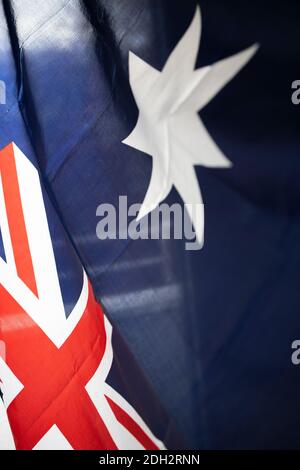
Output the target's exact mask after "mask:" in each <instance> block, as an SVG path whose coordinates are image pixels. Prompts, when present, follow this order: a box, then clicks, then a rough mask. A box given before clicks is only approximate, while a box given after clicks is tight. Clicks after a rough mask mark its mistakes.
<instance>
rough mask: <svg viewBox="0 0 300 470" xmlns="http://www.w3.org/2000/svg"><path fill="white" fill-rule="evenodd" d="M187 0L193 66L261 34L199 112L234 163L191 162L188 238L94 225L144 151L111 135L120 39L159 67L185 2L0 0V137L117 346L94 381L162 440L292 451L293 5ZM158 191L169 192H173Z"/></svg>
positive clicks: (121, 73) (121, 82) (124, 106)
mask: <svg viewBox="0 0 300 470" xmlns="http://www.w3.org/2000/svg"><path fill="white" fill-rule="evenodd" d="M199 4H200V6H201V12H202V30H203V31H202V40H201V47H200V52H199V57H198V61H197V66H203V65H207V64H211V63H213V62H215V61H217V60H220V59H222V58H224V57H228V56H230V55H232V54H234V53H236V52H239V51H241V50H242V49H245V48H247V47H249V46H250V45H251V44H253V43H255V42H258V43H259V44H260V48H259V50H258V52H257V54H256V55H255V56H254V57H253V59H252V60H251V61H250V62H249V64H248V65H247V66H246V67H245V68H244V69H243V70H242V71H241V72H240V73H239V74H238V75H237V76H236V77H235V78H234V79H233V80H232V81H231V82H230V83H229V84H228V85H227V86H226V87H225V88H224V89H223V90H222V91H221V92H220V93H219V94H218V95H217V96H216V97H215V98H214V100H213V101H212V102H211V103H209V104H208V105H207V106H206V107H205V108H204V109H203V110H202V111H201V118H202V119H203V122H204V124H205V125H206V127H207V129H208V130H209V133H210V135H211V136H212V137H213V139H214V141H215V142H216V143H217V145H218V146H219V147H220V148H221V150H222V151H223V152H224V154H225V155H226V156H228V158H229V159H230V160H231V161H232V163H233V166H232V168H230V169H219V168H204V167H202V166H199V167H197V177H198V180H199V183H200V185H201V188H202V193H203V196H204V200H205V244H204V247H203V249H202V250H199V251H191V252H189V251H186V250H185V244H184V240H172V239H171V240H122V239H121V240H119V239H116V240H101V241H100V240H99V239H98V238H97V236H96V224H97V217H96V209H97V207H98V206H99V204H101V203H111V204H114V205H115V206H116V207H117V206H118V198H119V196H120V195H126V196H127V197H128V205H129V204H132V203H141V202H142V201H143V199H144V197H145V193H146V191H147V188H148V184H149V180H150V175H151V168H152V160H151V157H150V156H147V155H145V154H143V153H142V152H140V151H139V150H136V149H134V148H132V147H129V146H126V145H124V144H123V143H122V141H123V140H124V139H125V138H126V137H127V136H128V134H129V133H130V132H131V131H132V129H133V128H134V126H135V123H136V121H137V117H138V108H137V105H136V103H135V100H134V97H133V94H132V91H131V88H130V84H129V73H128V55H129V51H132V52H134V53H135V54H136V55H137V56H139V57H141V58H142V59H143V60H144V61H145V62H147V63H148V64H151V65H152V66H153V67H155V68H156V69H157V70H161V69H162V68H163V66H164V64H165V62H166V60H167V59H168V57H169V55H170V53H171V51H172V50H173V49H174V47H175V46H176V44H177V43H178V41H179V40H180V38H181V37H182V35H183V34H184V32H185V31H186V29H187V27H188V25H189V24H190V22H191V19H192V18H193V15H194V12H195V7H196V5H197V2H196V1H193V0H190V1H186V2H181V1H179V0H172V1H171V0H151V1H150V0H126V1H121V0H118V1H114V2H111V1H109V0H106V1H105V0H101V1H100V0H99V1H98V0H97V1H89V0H84V1H79V0H53V1H51V2H43V1H42V0H38V1H35V2H31V1H30V0H22V1H21V0H11V1H3V5H2V6H1V30H0V36H1V38H0V39H1V40H0V48H1V54H0V73H1V76H0V79H1V80H4V81H5V84H6V104H5V105H1V106H0V128H1V135H0V144H1V148H2V147H4V146H5V145H6V144H8V143H9V142H11V141H14V142H15V143H16V144H17V145H18V147H20V148H21V150H22V151H23V152H24V153H26V155H27V156H28V157H29V158H30V159H31V160H32V161H34V162H37V164H38V167H39V169H40V172H41V175H42V177H43V179H44V182H45V185H46V187H47V190H48V193H49V196H50V198H51V200H52V202H53V204H54V205H55V207H56V210H57V213H58V214H59V216H60V219H61V221H62V222H63V224H64V227H65V229H66V231H67V233H68V235H69V237H70V239H71V240H72V243H73V246H74V248H75V249H76V251H77V253H78V255H79V258H80V260H81V262H82V263H83V265H84V267H85V269H86V270H87V273H88V275H89V277H90V279H91V281H92V283H93V287H94V290H95V292H96V295H97V297H98V299H99V300H100V301H101V303H102V305H103V306H104V308H105V311H106V313H107V316H108V317H109V319H110V320H111V322H112V323H113V326H114V330H115V336H114V338H113V342H115V351H118V350H119V351H120V353H119V355H118V361H116V364H115V365H114V369H113V371H112V373H111V375H110V377H109V380H110V381H111V384H112V385H114V387H115V388H117V389H119V391H120V392H122V394H123V395H124V394H125V395H126V398H128V400H129V401H130V402H131V403H132V405H133V406H135V408H137V409H138V411H139V413H140V414H141V416H142V417H143V418H144V419H145V420H146V421H147V422H148V423H149V421H151V426H152V427H151V429H152V430H153V432H154V433H155V435H157V436H158V437H159V438H160V439H163V440H164V442H165V443H166V445H167V446H168V447H173V448H174V447H180V446H185V447H187V448H197V449H217V448H222V449H224V448H230V449H232V448H295V447H298V445H299V443H298V423H299V416H300V405H299V400H298V395H299V388H300V380H299V371H298V370H297V367H295V366H294V365H293V364H292V362H291V343H292V342H293V340H294V339H297V336H299V329H300V321H299V303H300V302H299V300H300V299H299V288H298V280H299V274H300V268H299V266H300V259H299V258H300V248H299V246H300V245H299V240H300V224H299V209H298V202H299V199H300V195H299V184H298V181H299V177H300V163H299V117H298V114H299V112H298V111H299V110H298V109H297V107H296V106H294V105H293V104H292V103H291V83H292V81H293V80H295V79H297V78H298V77H297V72H299V57H300V42H299V40H298V39H299V38H298V24H297V22H298V17H299V13H300V10H299V5H298V3H297V2H296V1H291V0H290V1H289V2H287V3H285V4H283V3H282V2H274V1H273V2H264V3H263V4H262V2H259V1H258V0H255V1H252V2H251V3H249V2H248V3H245V2H244V3H243V4H242V2H238V1H237V0H230V1H227V2H226V3H225V2H224V4H221V2H218V1H217V0H210V1H204V0H203V1H200V2H199ZM166 202H168V203H169V204H172V203H173V202H180V203H182V201H181V199H180V197H179V195H178V194H177V192H176V191H175V190H174V189H173V190H172V191H171V193H170V194H169V196H168V197H167V200H166ZM133 363H134V364H135V365H134V366H132V367H131V364H133ZM120 377H122V380H120ZM128 384H130V386H129V385H128ZM162 410H164V411H162ZM171 423H175V425H173V424H171ZM175 434H176V437H175ZM177 434H178V435H183V436H184V439H183V441H184V444H183V441H181V440H180V439H179V440H178V438H177Z"/></svg>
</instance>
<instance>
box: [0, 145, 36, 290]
mask: <svg viewBox="0 0 300 470" xmlns="http://www.w3.org/2000/svg"><path fill="white" fill-rule="evenodd" d="M0 172H1V177H2V185H3V192H4V198H5V205H6V212H7V219H8V225H9V230H10V236H11V243H12V247H13V252H14V259H15V263H16V268H17V273H18V276H19V277H20V278H21V279H22V281H23V282H24V283H25V284H26V285H27V286H28V287H29V289H30V290H31V291H32V292H33V293H34V294H35V295H36V296H37V295H38V292H37V287H36V282H35V276H34V270H33V265H32V259H31V255H30V249H29V243H28V237H27V231H26V225H25V220H24V214H23V209H22V201H21V195H20V189H19V183H18V175H17V168H16V162H15V156H14V149H13V144H10V145H8V146H7V147H5V148H4V149H3V150H1V151H0Z"/></svg>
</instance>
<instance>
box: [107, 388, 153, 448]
mask: <svg viewBox="0 0 300 470" xmlns="http://www.w3.org/2000/svg"><path fill="white" fill-rule="evenodd" d="M105 398H106V400H107V401H108V403H109V406H110V407H111V409H112V411H113V413H114V415H115V417H116V418H117V420H118V421H119V423H121V424H122V426H124V427H125V428H126V429H127V430H128V431H129V432H130V433H131V434H132V435H133V436H134V437H135V438H136V440H137V441H139V443H140V444H142V446H143V447H144V448H145V449H146V450H159V448H158V447H157V445H156V444H154V442H153V441H152V440H151V439H150V437H148V436H147V434H146V433H145V432H144V431H143V429H142V428H141V427H140V426H139V425H138V424H137V423H136V422H135V421H134V420H133V419H132V418H131V416H129V414H128V413H126V411H124V410H123V409H122V408H121V407H120V406H119V405H117V404H116V403H115V402H114V401H113V400H112V399H111V398H109V397H108V396H107V395H105Z"/></svg>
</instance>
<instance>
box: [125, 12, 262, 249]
mask: <svg viewBox="0 0 300 470" xmlns="http://www.w3.org/2000/svg"><path fill="white" fill-rule="evenodd" d="M200 35H201V14H200V8H199V7H197V9H196V12H195V15H194V18H193V20H192V22H191V24H190V26H189V28H188V29H187V31H186V32H185V34H184V35H183V37H182V38H181V40H180V41H179V43H178V44H177V46H176V47H175V49H174V50H173V51H172V53H171V54H170V56H169V58H168V60H167V62H166V64H165V66H164V67H163V70H162V71H161V72H159V71H158V70H156V69H155V68H153V67H151V65H149V64H147V63H146V62H144V61H143V60H142V59H140V58H139V57H138V56H136V55H135V54H133V53H132V52H130V53H129V79H130V85H131V88H132V92H133V95H134V98H135V101H136V104H137V106H138V108H139V117H138V122H137V124H136V126H135V128H134V130H133V131H132V132H131V134H130V135H129V136H128V137H127V138H126V139H125V140H124V141H123V142H124V143H125V144H127V145H130V146H131V147H134V148H136V149H138V150H141V151H143V152H145V153H148V154H149V155H151V156H152V157H153V166H152V174H151V180H150V184H149V187H148V190H147V193H146V196H145V199H144V201H143V204H142V206H141V209H140V212H139V214H138V218H137V220H140V219H141V218H142V217H143V216H145V215H147V214H148V213H149V212H151V211H152V210H153V209H155V208H156V207H157V206H158V205H159V204H160V202H161V201H163V200H164V199H165V198H166V196H167V195H168V194H169V192H170V190H171V188H172V185H174V186H175V187H176V189H177V191H178V192H179V194H180V195H181V197H182V200H183V202H184V203H185V204H186V205H187V206H186V208H187V210H188V213H189V216H190V218H191V220H192V222H193V226H194V230H195V232H196V237H197V240H198V242H199V243H200V245H202V244H203V234H204V210H203V203H202V197H201V192H200V188H199V184H198V180H197V176H196V173H195V169H194V165H203V166H207V167H223V168H226V167H230V166H231V162H230V161H229V160H228V159H227V158H226V157H225V155H223V153H222V152H221V150H220V149H219V148H218V147H217V145H216V144H215V143H214V141H213V140H212V138H211V137H210V136H209V134H208V132H207V130H206V128H205V127H204V125H203V123H202V121H201V119H200V117H199V115H198V112H199V111H200V110H201V109H202V108H203V107H204V106H205V105H206V104H207V103H208V102H209V101H210V100H211V99H212V98H213V97H214V96H215V95H216V94H217V93H218V92H219V91H220V90H221V89H222V88H223V87H224V86H225V85H226V84H227V83H228V82H229V81H230V80H231V79H232V78H233V77H234V76H235V75H236V74H237V73H238V72H239V70H240V69H241V68H242V67H243V66H244V65H245V64H246V63H247V62H248V61H249V60H250V58H251V57H252V56H253V54H254V53H255V51H256V49H257V47H258V46H257V45H254V46H252V47H250V48H249V49H246V50H244V51H242V52H240V53H238V54H235V55H233V56H231V57H229V58H227V59H223V60H221V61H219V62H216V63H215V64H213V65H210V66H207V67H202V68H199V69H196V70H195V69H194V68H195V63H196V59H197V53H198V47H199V42H200Z"/></svg>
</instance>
